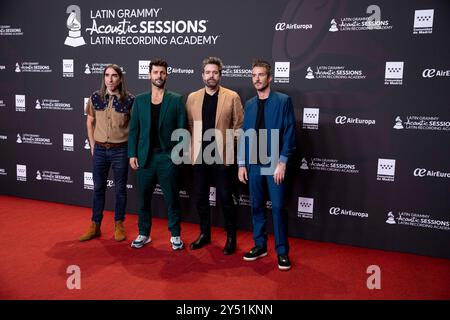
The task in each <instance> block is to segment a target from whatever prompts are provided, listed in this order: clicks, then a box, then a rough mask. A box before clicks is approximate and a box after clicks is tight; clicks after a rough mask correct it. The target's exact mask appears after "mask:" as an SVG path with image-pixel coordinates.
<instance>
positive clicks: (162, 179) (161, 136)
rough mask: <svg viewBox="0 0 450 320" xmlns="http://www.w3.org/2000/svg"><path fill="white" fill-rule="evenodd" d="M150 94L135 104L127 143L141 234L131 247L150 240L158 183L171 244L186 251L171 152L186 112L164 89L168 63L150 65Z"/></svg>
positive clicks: (182, 104)
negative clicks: (153, 200)
mask: <svg viewBox="0 0 450 320" xmlns="http://www.w3.org/2000/svg"><path fill="white" fill-rule="evenodd" d="M149 74H150V85H151V88H150V91H149V92H145V93H142V94H139V95H138V96H137V97H136V100H135V101H134V105H133V112H132V114H131V123H130V139H129V141H128V157H129V158H130V166H131V168H133V169H134V170H137V179H138V195H139V208H138V214H139V216H138V228H139V234H138V236H137V238H136V239H135V240H134V241H133V242H132V243H131V247H132V248H142V247H143V246H144V245H145V244H147V243H149V242H150V241H151V237H150V232H151V227H152V211H151V209H152V201H151V200H152V194H153V191H154V189H155V186H156V183H157V182H158V183H159V184H160V186H161V189H162V192H163V194H164V200H165V202H166V204H167V208H168V220H169V226H168V229H169V232H170V235H171V237H170V240H169V241H170V245H171V246H172V249H173V250H180V249H183V247H184V243H183V241H182V240H181V236H180V235H181V212H180V199H179V194H178V192H179V191H178V186H177V180H176V179H177V171H178V169H177V166H176V165H175V164H174V163H173V162H172V159H171V152H172V149H173V147H174V146H175V145H176V141H172V140H171V136H172V132H173V131H175V130H176V129H185V128H186V111H185V109H184V103H183V100H182V98H181V95H179V94H177V93H175V92H172V91H169V90H167V89H166V88H165V86H166V80H167V62H166V61H164V60H160V59H157V60H153V61H152V62H151V63H150V66H149Z"/></svg>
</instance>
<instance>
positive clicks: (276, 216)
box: [248, 165, 289, 255]
mask: <svg viewBox="0 0 450 320" xmlns="http://www.w3.org/2000/svg"><path fill="white" fill-rule="evenodd" d="M248 179H249V187H250V201H251V206H252V219H253V240H254V241H255V245H256V246H259V247H262V248H267V234H266V221H267V214H266V210H265V203H264V187H265V186H266V185H267V188H268V190H269V196H270V200H271V201H272V217H273V230H274V235H275V249H276V251H277V254H278V255H286V254H288V253H289V244H288V234H287V211H286V209H285V206H284V199H285V197H284V194H285V189H286V187H285V183H284V182H283V183H281V184H279V185H277V184H275V181H274V180H273V175H268V176H266V175H261V167H260V166H259V165H250V166H249V175H248Z"/></svg>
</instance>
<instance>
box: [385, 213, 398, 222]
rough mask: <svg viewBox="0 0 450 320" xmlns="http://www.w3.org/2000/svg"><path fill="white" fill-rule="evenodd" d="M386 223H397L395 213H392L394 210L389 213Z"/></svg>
mask: <svg viewBox="0 0 450 320" xmlns="http://www.w3.org/2000/svg"><path fill="white" fill-rule="evenodd" d="M386 223H387V224H396V222H395V217H394V215H393V214H392V211H390V212H389V213H388V214H387V220H386Z"/></svg>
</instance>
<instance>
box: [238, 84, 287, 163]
mask: <svg viewBox="0 0 450 320" xmlns="http://www.w3.org/2000/svg"><path fill="white" fill-rule="evenodd" d="M257 113H258V97H257V96H255V97H253V98H251V99H250V100H248V101H247V102H246V103H245V108H244V123H243V125H242V129H243V130H244V133H245V132H247V130H248V129H255V127H256V116H257ZM264 120H265V125H266V129H267V133H268V134H269V132H270V131H269V130H272V129H278V130H279V141H278V142H279V144H278V145H279V156H280V158H279V161H281V162H283V163H287V162H288V160H289V158H290V156H291V155H292V153H293V151H294V150H295V114H294V108H293V106H292V100H291V98H290V97H289V96H288V95H286V94H283V93H280V92H275V91H270V94H269V97H268V98H267V101H266V104H265V106H264ZM245 136H246V135H244V134H242V135H241V139H240V145H239V154H238V164H239V166H246V165H248V164H249V160H250V159H249V145H250V143H252V142H251V141H249V139H246V138H245ZM250 140H251V139H250ZM267 150H268V153H269V156H270V150H271V139H270V135H269V138H268V139H267ZM271 160H272V161H274V160H275V161H277V160H278V159H271Z"/></svg>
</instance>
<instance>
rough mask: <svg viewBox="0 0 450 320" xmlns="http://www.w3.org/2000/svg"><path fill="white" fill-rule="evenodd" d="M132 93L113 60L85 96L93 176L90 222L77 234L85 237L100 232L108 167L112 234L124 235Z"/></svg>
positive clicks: (82, 237)
mask: <svg viewBox="0 0 450 320" xmlns="http://www.w3.org/2000/svg"><path fill="white" fill-rule="evenodd" d="M133 102H134V96H133V95H132V94H130V93H129V92H128V91H127V90H126V86H125V79H124V76H123V72H122V69H121V68H120V67H119V66H118V65H116V64H110V65H107V66H106V67H105V69H104V71H103V78H102V85H101V87H100V90H98V91H96V92H94V93H93V94H92V95H91V97H90V98H89V102H88V104H87V107H86V113H87V120H86V127H87V133H88V138H89V144H90V147H91V156H92V164H93V172H92V176H93V179H94V199H93V205H92V219H91V220H92V223H91V225H90V227H89V229H88V230H87V231H86V233H85V234H83V235H82V236H81V237H80V241H87V240H91V239H93V238H96V237H99V236H100V235H101V231H100V225H101V223H102V219H103V209H104V207H105V193H106V187H107V180H108V172H109V169H110V168H111V167H112V171H113V174H114V184H115V194H116V198H115V209H114V221H115V228H114V238H115V240H116V241H123V240H125V238H126V233H125V227H124V225H123V222H124V220H125V211H126V205H127V189H126V185H127V177H128V157H127V144H128V131H129V126H128V124H129V121H130V113H131V107H132V105H133Z"/></svg>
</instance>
